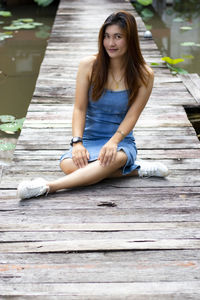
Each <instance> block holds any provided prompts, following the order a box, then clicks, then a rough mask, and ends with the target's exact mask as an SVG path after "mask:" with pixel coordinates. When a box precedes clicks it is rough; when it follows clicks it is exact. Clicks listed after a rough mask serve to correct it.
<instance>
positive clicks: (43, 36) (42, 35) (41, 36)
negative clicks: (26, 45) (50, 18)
mask: <svg viewBox="0 0 200 300" xmlns="http://www.w3.org/2000/svg"><path fill="white" fill-rule="evenodd" d="M49 35H50V33H48V32H46V31H43V30H40V31H37V32H36V33H35V36H36V37H37V38H38V39H46V38H48V37H49Z"/></svg>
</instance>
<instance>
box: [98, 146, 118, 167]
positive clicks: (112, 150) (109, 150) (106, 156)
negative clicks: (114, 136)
mask: <svg viewBox="0 0 200 300" xmlns="http://www.w3.org/2000/svg"><path fill="white" fill-rule="evenodd" d="M116 154H117V147H103V148H102V149H101V151H100V155H99V160H100V164H101V165H102V166H103V167H104V166H108V165H110V164H111V163H112V162H114V161H115V158H116Z"/></svg>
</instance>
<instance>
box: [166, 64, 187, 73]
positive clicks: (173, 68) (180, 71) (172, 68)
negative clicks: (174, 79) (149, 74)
mask: <svg viewBox="0 0 200 300" xmlns="http://www.w3.org/2000/svg"><path fill="white" fill-rule="evenodd" d="M167 66H168V68H169V69H170V70H172V74H175V73H176V74H177V73H178V74H188V72H187V71H186V70H184V69H182V68H178V67H172V66H170V65H169V64H167Z"/></svg>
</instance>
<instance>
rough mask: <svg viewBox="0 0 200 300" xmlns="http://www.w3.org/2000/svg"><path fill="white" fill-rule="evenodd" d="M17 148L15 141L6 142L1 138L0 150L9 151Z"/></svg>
mask: <svg viewBox="0 0 200 300" xmlns="http://www.w3.org/2000/svg"><path fill="white" fill-rule="evenodd" d="M13 149H15V145H14V144H13V143H6V142H4V141H2V140H0V151H8V150H13Z"/></svg>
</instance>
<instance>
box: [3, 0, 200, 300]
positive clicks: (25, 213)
mask: <svg viewBox="0 0 200 300" xmlns="http://www.w3.org/2000/svg"><path fill="white" fill-rule="evenodd" d="M119 9H124V10H127V11H129V12H131V13H133V14H134V15H135V17H136V19H137V22H138V27H139V35H140V41H141V48H142V52H143V55H144V57H145V59H146V61H147V62H148V63H149V64H150V63H151V62H161V55H160V53H159V51H158V49H157V47H156V45H155V43H154V41H153V40H145V39H144V38H143V34H144V31H145V27H144V24H143V22H142V20H141V18H140V17H139V16H138V15H137V14H136V12H135V11H134V9H133V7H132V5H131V4H130V3H129V2H127V1H123V0H115V1H111V0H102V1H93V0H83V1H80V0H76V1H75V0H74V1H69V0H61V1H60V5H59V9H58V12H57V16H56V20H55V23H54V26H53V30H52V34H51V38H50V40H49V44H48V47H47V51H46V55H45V58H44V61H43V63H42V66H41V69H40V74H39V77H38V81H37V85H36V89H35V92H34V96H33V99H32V101H31V104H30V106H29V109H28V113H27V118H26V121H25V123H24V127H23V130H22V133H21V135H20V138H19V140H18V144H17V147H16V150H15V155H14V159H13V162H12V164H11V166H10V167H9V168H5V167H4V169H3V167H2V168H1V169H0V174H1V175H3V176H1V188H0V193H1V197H0V237H1V243H0V299H15V300H16V299H20V300H23V299H34V300H44V299H48V300H57V299H58V300H60V299H70V300H73V299H81V300H83V299H84V300H90V299H91V300H95V299H109V300H112V299H115V300H120V299H123V300H124V299H130V300H144V299H145V300H146V299H150V300H151V299H157V300H165V299H170V300H171V299H179V300H183V299H198V300H199V299H200V251H199V249H200V208H199V204H200V179H199V170H200V143H199V141H198V138H197V136H196V134H195V131H194V129H193V127H192V126H191V124H190V122H189V121H188V118H187V116H186V113H185V110H184V107H183V106H184V105H196V103H197V100H195V98H193V96H192V95H191V94H190V93H189V92H188V91H187V89H186V87H185V85H184V84H183V81H182V80H183V79H182V78H181V77H176V76H175V77H174V76H172V75H171V74H170V72H169V70H168V69H167V68H166V67H165V66H164V65H162V66H160V67H155V68H154V71H155V84H154V89H153V93H152V95H151V98H150V100H149V102H148V105H147V107H146V108H145V110H144V112H143V114H142V116H141V118H140V120H139V122H138V123H137V126H136V128H135V137H136V142H137V146H138V149H139V151H138V152H139V157H140V158H142V159H154V160H157V161H161V162H164V163H166V164H167V165H168V166H169V169H170V170H171V174H170V176H169V177H168V178H167V179H158V178H149V179H140V178H126V179H123V180H122V179H113V180H104V181H103V182H101V183H99V184H97V185H95V186H92V187H88V188H80V189H76V190H71V191H62V192H59V193H56V194H54V195H49V196H48V197H47V198H46V197H41V198H38V199H30V200H27V201H21V202H20V201H19V199H18V198H17V197H16V187H17V185H18V183H19V181H21V180H22V179H24V178H34V177H36V176H42V177H44V178H48V179H55V178H58V176H62V175H63V174H62V172H61V171H60V170H59V157H60V155H61V154H62V153H63V152H64V151H65V150H66V149H67V147H68V144H69V140H70V137H71V114H72V108H73V99H74V91H75V77H76V71H77V67H78V63H79V61H80V59H81V58H82V57H84V56H86V55H89V54H93V53H95V52H96V50H97V35H98V30H99V28H100V26H101V24H102V23H103V21H104V20H105V18H106V17H107V16H108V15H109V14H110V13H112V12H114V11H116V10H119ZM2 173H3V174H2ZM102 201H107V202H112V203H114V204H115V205H114V206H105V205H104V206H102Z"/></svg>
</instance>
